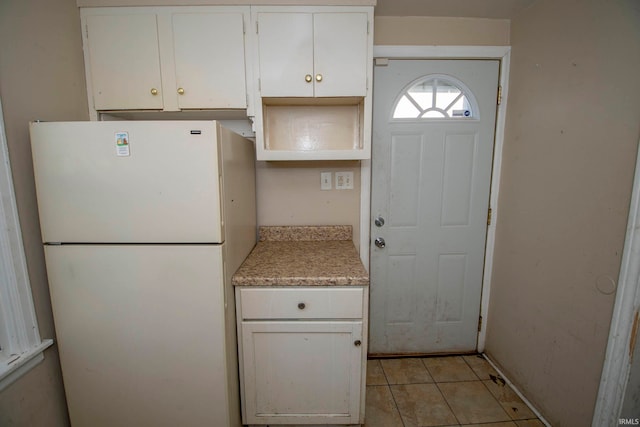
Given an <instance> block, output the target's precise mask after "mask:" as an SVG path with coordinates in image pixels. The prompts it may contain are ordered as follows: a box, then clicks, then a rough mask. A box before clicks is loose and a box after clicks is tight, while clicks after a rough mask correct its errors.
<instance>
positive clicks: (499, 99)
mask: <svg viewBox="0 0 640 427" xmlns="http://www.w3.org/2000/svg"><path fill="white" fill-rule="evenodd" d="M500 104H502V85H501V86H498V105H500Z"/></svg>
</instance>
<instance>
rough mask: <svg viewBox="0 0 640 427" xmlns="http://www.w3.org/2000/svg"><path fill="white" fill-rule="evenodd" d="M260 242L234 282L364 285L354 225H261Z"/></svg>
mask: <svg viewBox="0 0 640 427" xmlns="http://www.w3.org/2000/svg"><path fill="white" fill-rule="evenodd" d="M259 234H260V237H259V242H258V244H257V245H256V247H255V248H254V249H253V251H252V252H251V253H250V254H249V256H248V257H247V259H246V260H245V261H244V263H243V264H242V265H241V266H240V268H239V269H238V271H237V272H236V274H234V275H233V279H232V282H233V284H234V285H236V286H349V285H352V286H363V285H365V286H366V285H368V284H369V275H368V273H367V271H366V270H365V269H364V266H363V265H362V262H361V261H360V256H359V255H358V252H357V251H356V248H355V246H354V245H353V242H352V240H351V239H352V237H351V236H352V234H351V226H317V227H260V230H259Z"/></svg>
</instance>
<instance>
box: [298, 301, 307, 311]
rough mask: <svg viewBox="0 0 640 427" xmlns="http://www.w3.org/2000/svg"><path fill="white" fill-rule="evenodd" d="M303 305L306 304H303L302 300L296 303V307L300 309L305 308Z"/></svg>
mask: <svg viewBox="0 0 640 427" xmlns="http://www.w3.org/2000/svg"><path fill="white" fill-rule="evenodd" d="M305 307H306V304H305V303H303V302H300V303H298V308H299V309H300V310H304V308H305Z"/></svg>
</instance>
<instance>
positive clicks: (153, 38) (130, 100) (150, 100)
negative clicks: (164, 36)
mask: <svg viewBox="0 0 640 427" xmlns="http://www.w3.org/2000/svg"><path fill="white" fill-rule="evenodd" d="M85 25H86V32H85V34H86V41H87V43H86V48H87V49H86V50H87V52H88V54H89V55H88V58H86V59H88V61H87V62H86V63H87V66H88V68H90V69H91V73H90V75H88V76H87V77H88V78H90V79H91V80H90V81H91V84H92V89H93V90H92V92H93V106H94V108H95V109H96V110H113V109H125V110H128V109H162V105H163V104H162V77H161V73H160V53H159V50H158V30H157V21H156V15H155V14H136V15H96V16H87V17H86V21H85Z"/></svg>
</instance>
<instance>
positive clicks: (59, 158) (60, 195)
mask: <svg viewBox="0 0 640 427" xmlns="http://www.w3.org/2000/svg"><path fill="white" fill-rule="evenodd" d="M217 134H218V126H217V124H216V122H213V121H196V122H194V121H154V122H150V121H113V122H58V123H53V122H52V123H32V124H31V145H32V152H33V163H34V173H35V179H36V189H37V196H38V207H39V212H40V224H41V227H42V237H43V241H44V242H78V243H88V242H91V243H97V242H99V243H161V242H162V243H173V242H176V243H220V242H222V241H223V240H224V235H223V228H222V220H221V204H220V178H219V176H220V173H219V171H220V166H219V148H218V147H219V145H218V143H217Z"/></svg>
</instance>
